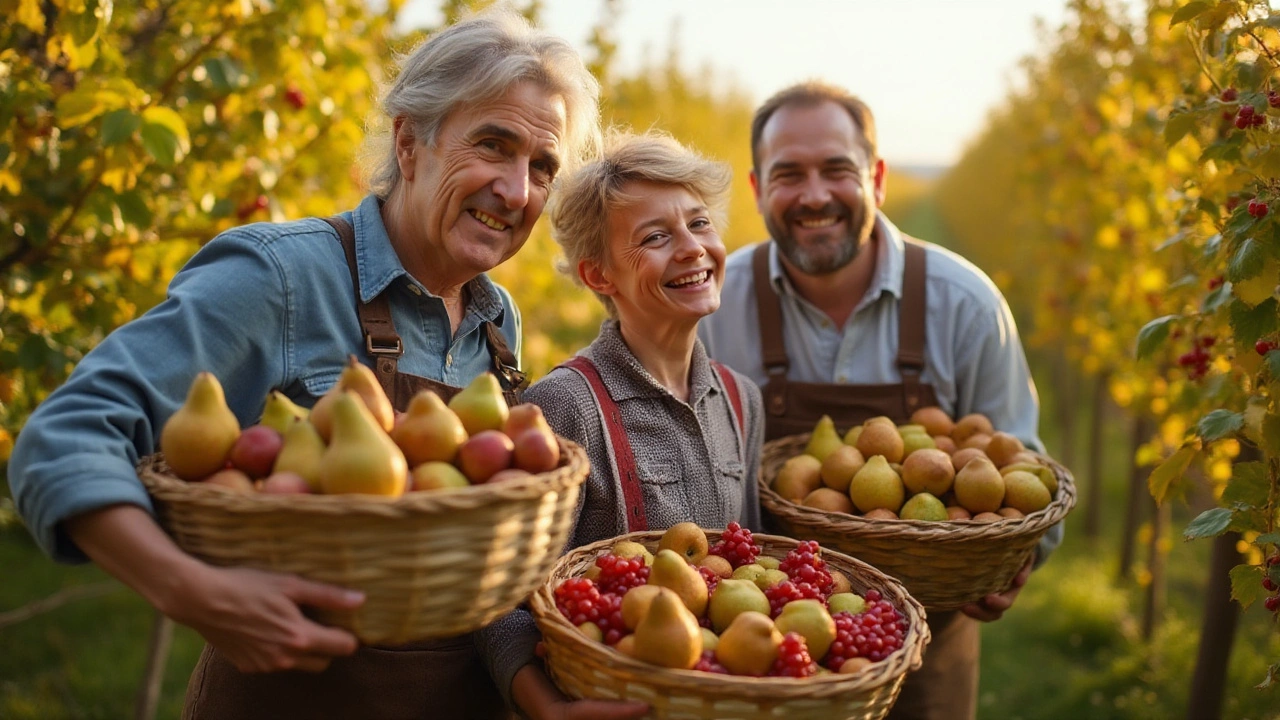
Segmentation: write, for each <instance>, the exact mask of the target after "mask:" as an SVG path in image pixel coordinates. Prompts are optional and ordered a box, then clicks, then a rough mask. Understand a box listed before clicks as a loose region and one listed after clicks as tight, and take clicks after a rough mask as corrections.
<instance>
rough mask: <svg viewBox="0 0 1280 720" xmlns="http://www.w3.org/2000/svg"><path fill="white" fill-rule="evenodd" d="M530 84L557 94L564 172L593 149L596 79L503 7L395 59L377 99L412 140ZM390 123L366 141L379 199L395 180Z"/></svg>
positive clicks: (571, 54)
mask: <svg viewBox="0 0 1280 720" xmlns="http://www.w3.org/2000/svg"><path fill="white" fill-rule="evenodd" d="M520 82H532V83H534V84H537V85H540V86H542V87H543V88H545V89H547V90H548V91H550V92H551V93H553V94H555V95H557V96H559V97H560V99H561V100H563V102H564V106H565V133H564V137H562V138H560V163H561V168H562V169H564V170H572V169H573V168H575V167H577V166H579V165H581V163H582V162H584V161H585V160H586V159H588V158H591V157H595V156H596V155H597V154H599V151H600V84H599V83H598V82H597V81H596V79H595V77H593V76H592V75H591V73H590V71H588V70H587V68H586V65H585V64H584V63H583V62H582V57H581V56H580V55H579V54H578V52H577V50H575V49H574V48H573V46H572V45H570V44H569V43H568V41H566V40H564V39H563V38H560V37H557V36H555V35H552V34H550V33H547V32H544V31H542V30H538V29H536V28H534V27H532V26H531V25H530V24H529V22H528V21H527V20H525V19H524V17H523V16H521V15H519V14H518V13H516V12H514V11H513V10H511V9H509V8H506V7H504V6H498V7H495V8H490V9H488V10H485V11H484V12H482V13H479V14H477V15H473V16H471V17H469V18H467V19H464V20H462V21H460V22H458V23H456V24H454V25H452V26H450V27H448V28H446V29H444V30H442V31H440V32H438V33H436V34H435V35H432V36H431V37H430V38H428V39H427V40H425V41H424V42H423V43H421V44H420V45H418V46H417V47H416V48H414V50H413V51H412V52H410V53H409V54H408V55H405V56H404V57H402V58H401V60H400V72H399V74H398V75H397V76H396V79H395V81H394V82H393V83H392V85H391V87H390V89H388V90H387V91H386V94H385V96H384V97H383V100H382V110H383V112H384V113H385V114H386V117H387V118H388V119H389V120H391V121H394V119H395V118H398V117H405V118H407V119H408V120H409V121H410V122H412V123H413V129H414V131H415V134H416V136H417V140H418V142H420V143H430V142H434V141H435V137H436V133H437V132H438V131H439V129H440V126H441V124H443V123H444V121H445V118H447V117H448V115H449V113H451V112H453V111H454V110H456V109H457V108H458V107H460V106H461V105H463V104H478V103H484V102H488V101H491V100H496V99H497V98H499V97H501V96H502V95H503V94H504V93H506V92H507V90H508V89H510V88H511V87H512V86H513V85H515V84H517V83H520ZM392 132H393V122H389V123H387V127H385V128H383V129H382V130H381V132H379V133H377V134H376V135H374V136H372V137H371V138H370V140H369V146H368V150H367V157H368V158H369V162H370V168H369V171H368V182H369V188H370V190H371V191H372V192H373V193H374V194H376V195H377V196H379V197H382V198H386V197H388V196H389V195H390V194H391V191H392V190H394V189H395V187H396V186H397V185H399V184H400V164H399V163H398V162H397V160H396V149H395V142H394V138H393V136H392Z"/></svg>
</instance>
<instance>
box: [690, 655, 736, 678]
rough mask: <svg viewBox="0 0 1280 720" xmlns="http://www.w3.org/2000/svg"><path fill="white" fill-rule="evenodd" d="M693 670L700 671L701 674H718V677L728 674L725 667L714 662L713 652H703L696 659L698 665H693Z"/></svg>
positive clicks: (717, 661) (716, 661)
mask: <svg viewBox="0 0 1280 720" xmlns="http://www.w3.org/2000/svg"><path fill="white" fill-rule="evenodd" d="M693 669H694V670H701V671H702V672H709V673H718V674H720V675H728V674H729V670H728V669H726V668H725V666H723V665H721V664H720V661H719V660H716V651H715V650H703V651H702V657H700V658H698V664H697V665H694V666H693Z"/></svg>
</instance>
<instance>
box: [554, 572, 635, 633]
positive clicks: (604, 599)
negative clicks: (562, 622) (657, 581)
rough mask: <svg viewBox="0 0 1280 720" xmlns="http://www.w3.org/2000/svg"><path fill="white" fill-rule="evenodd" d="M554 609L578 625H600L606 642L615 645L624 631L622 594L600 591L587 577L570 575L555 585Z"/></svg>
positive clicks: (625, 627)
mask: <svg viewBox="0 0 1280 720" xmlns="http://www.w3.org/2000/svg"><path fill="white" fill-rule="evenodd" d="M555 597H556V609H557V610H559V611H560V614H561V615H564V616H565V617H566V618H568V619H569V622H570V623H571V624H572V625H574V626H575V627H577V626H578V625H581V624H583V623H587V622H589V623H594V624H595V626H596V627H598V628H600V632H601V633H602V634H603V635H604V642H605V644H607V645H614V644H616V643H617V642H618V641H619V640H621V639H622V636H623V635H626V634H627V625H626V623H624V622H623V621H622V596H621V595H614V594H613V593H604V594H601V592H600V588H598V587H596V584H595V583H593V582H591V580H589V579H587V578H569V579H568V580H565V581H564V582H562V583H560V584H559V585H558V586H556V591H555Z"/></svg>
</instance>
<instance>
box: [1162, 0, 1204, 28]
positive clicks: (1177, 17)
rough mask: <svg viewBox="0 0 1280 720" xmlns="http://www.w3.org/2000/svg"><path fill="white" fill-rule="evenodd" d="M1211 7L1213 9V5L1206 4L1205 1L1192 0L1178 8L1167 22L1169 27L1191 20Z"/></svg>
mask: <svg viewBox="0 0 1280 720" xmlns="http://www.w3.org/2000/svg"><path fill="white" fill-rule="evenodd" d="M1211 7H1213V3H1211V2H1208V1H1207V0H1193V1H1192V2H1189V3H1187V4H1186V5H1183V6H1182V7H1180V8H1178V10H1177V12H1175V13H1174V14H1173V17H1172V18H1170V20H1169V27H1173V26H1175V25H1181V24H1182V23H1184V22H1187V21H1188V20H1193V19H1195V18H1196V17H1197V16H1199V15H1200V14H1201V13H1203V12H1205V11H1206V10H1208V9H1209V8H1211Z"/></svg>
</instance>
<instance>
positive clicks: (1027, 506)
mask: <svg viewBox="0 0 1280 720" xmlns="http://www.w3.org/2000/svg"><path fill="white" fill-rule="evenodd" d="M1004 487H1005V491H1004V504H1005V505H1008V506H1009V507H1011V508H1015V509H1017V510H1021V511H1022V512H1023V513H1026V514H1028V515H1030V514H1031V513H1033V512H1037V511H1040V510H1043V509H1045V508H1046V507H1048V506H1049V502H1050V501H1051V500H1053V498H1052V497H1050V496H1049V488H1047V487H1045V486H1044V483H1043V482H1041V480H1040V478H1038V477H1036V476H1035V475H1032V474H1031V473H1029V472H1024V471H1022V470H1015V471H1013V472H1011V473H1008V474H1007V475H1005V476H1004Z"/></svg>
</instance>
